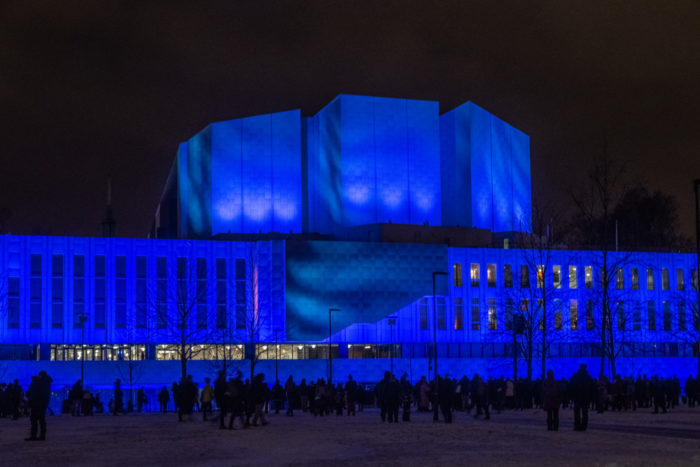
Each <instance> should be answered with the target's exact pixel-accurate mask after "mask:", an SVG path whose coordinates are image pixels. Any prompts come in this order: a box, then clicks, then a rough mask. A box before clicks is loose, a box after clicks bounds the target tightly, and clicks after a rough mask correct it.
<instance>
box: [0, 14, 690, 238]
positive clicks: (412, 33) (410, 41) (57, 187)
mask: <svg viewBox="0 0 700 467" xmlns="http://www.w3.org/2000/svg"><path fill="white" fill-rule="evenodd" d="M338 93H352V94H367V95H377V96H389V97H406V98H417V99H430V100H438V101H440V103H441V111H442V112H444V111H447V110H449V109H451V108H453V107H455V106H456V105H459V104H461V103H463V102H465V101H468V100H472V101H474V102H475V103H477V104H479V105H480V106H482V107H484V108H486V109H487V110H489V111H490V112H492V113H494V114H496V115H498V116H499V117H501V118H503V119H504V120H506V121H507V122H509V123H510V124H512V125H514V126H515V127H517V128H519V129H521V130H523V131H524V132H525V133H527V134H529V135H530V137H531V149H532V155H531V157H532V162H531V164H532V173H533V188H534V191H535V193H536V195H538V196H543V197H545V198H547V199H549V200H556V199H563V198H565V197H566V194H565V192H564V190H563V188H564V187H566V186H569V185H573V186H575V185H577V184H578V183H580V181H581V174H582V173H585V171H586V169H587V167H588V166H589V164H590V161H591V159H592V158H594V157H596V156H599V155H600V154H601V153H602V148H603V140H604V139H606V138H607V140H608V146H609V152H610V155H611V156H612V157H613V158H615V159H616V160H619V161H626V162H628V163H629V164H630V168H631V170H630V177H631V179H632V180H641V181H644V182H646V183H648V184H649V186H650V187H651V188H654V189H657V188H658V189H661V190H663V191H666V192H668V193H671V194H673V195H675V196H676V197H677V198H678V201H679V202H680V205H681V225H682V227H683V230H684V232H685V233H686V234H687V235H690V234H693V233H694V229H693V226H694V218H693V215H694V214H693V191H692V179H693V178H698V177H700V2H697V1H694V0H687V1H681V0H674V1H673V2H661V1H658V0H654V1H643V0H636V1H634V2H611V1H609V0H608V1H581V2H574V1H561V0H551V1H544V2H524V1H513V2H499V1H484V2H469V1H465V0H458V1H425V2H411V1H407V0H403V1H398V2H392V1H386V0H383V1H371V2H361V1H357V0H355V1H323V2H302V1H296V2H289V1H281V0H276V1H261V0H254V1H233V0H226V1H212V2H205V1H196V2H195V1H186V2H178V1H174V0H168V1H162V2H155V1H154V2H146V1H134V2H130V1H105V2H101V1H96V0H88V1H82V2H81V1H70V2H62V1H23V0H19V1H7V0H6V1H4V2H1V3H0V156H1V157H2V168H1V170H0V207H6V208H10V209H11V210H12V218H11V220H10V222H9V225H8V228H9V230H10V231H12V232H13V233H18V234H21V233H31V232H33V231H34V232H38V230H36V229H37V228H41V229H42V230H41V232H43V233H50V234H54V235H61V234H69V235H97V234H99V231H100V230H99V222H100V220H101V217H102V213H103V209H104V204H105V191H106V189H105V186H106V179H107V177H108V175H111V176H112V178H113V198H114V202H113V205H114V209H115V213H116V217H117V221H118V233H119V235H121V236H144V235H145V234H146V233H147V231H148V228H149V227H150V224H151V219H152V216H153V213H154V211H155V206H156V203H157V201H158V198H159V195H160V192H161V189H162V186H163V184H164V182H165V178H166V176H167V173H168V170H169V167H170V164H171V163H172V161H173V157H174V154H175V150H176V147H177V144H178V143H179V142H180V141H183V140H185V139H188V138H189V137H190V136H192V135H193V134H194V133H196V132H197V131H199V130H200V129H201V128H203V127H204V126H205V125H206V124H207V123H209V122H213V121H217V120H225V119H231V118H237V117H244V116H250V115H256V114H261V113H267V112H275V111H280V110H286V109H292V108H301V109H302V113H303V114H305V115H310V114H313V113H315V112H316V111H317V110H318V109H319V108H321V107H322V106H323V105H324V104H325V103H327V102H328V101H329V100H331V99H332V98H333V97H334V96H335V95H336V94H338Z"/></svg>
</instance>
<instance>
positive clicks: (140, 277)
mask: <svg viewBox="0 0 700 467" xmlns="http://www.w3.org/2000/svg"><path fill="white" fill-rule="evenodd" d="M147 272H148V271H147V263H146V257H145V256H137V257H136V327H137V328H139V329H145V328H146V325H147V318H148V303H147V288H146V276H147V274H146V273H147Z"/></svg>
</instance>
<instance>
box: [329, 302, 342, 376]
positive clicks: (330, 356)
mask: <svg viewBox="0 0 700 467" xmlns="http://www.w3.org/2000/svg"><path fill="white" fill-rule="evenodd" d="M334 311H340V308H329V309H328V384H329V385H332V384H333V355H332V354H331V336H332V335H333V334H332V328H331V313H333V312H334Z"/></svg>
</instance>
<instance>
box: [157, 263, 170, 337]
mask: <svg viewBox="0 0 700 467" xmlns="http://www.w3.org/2000/svg"><path fill="white" fill-rule="evenodd" d="M156 274H157V276H156V326H157V327H158V329H165V328H166V327H167V324H168V301H167V300H168V258H166V257H164V256H160V257H158V258H157V259H156Z"/></svg>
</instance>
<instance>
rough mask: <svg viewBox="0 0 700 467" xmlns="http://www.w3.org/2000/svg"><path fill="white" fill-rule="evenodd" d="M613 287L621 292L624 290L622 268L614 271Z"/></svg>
mask: <svg viewBox="0 0 700 467" xmlns="http://www.w3.org/2000/svg"><path fill="white" fill-rule="evenodd" d="M615 286H616V288H617V290H622V289H624V288H625V275H624V273H623V272H622V268H617V270H616V271H615Z"/></svg>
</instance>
